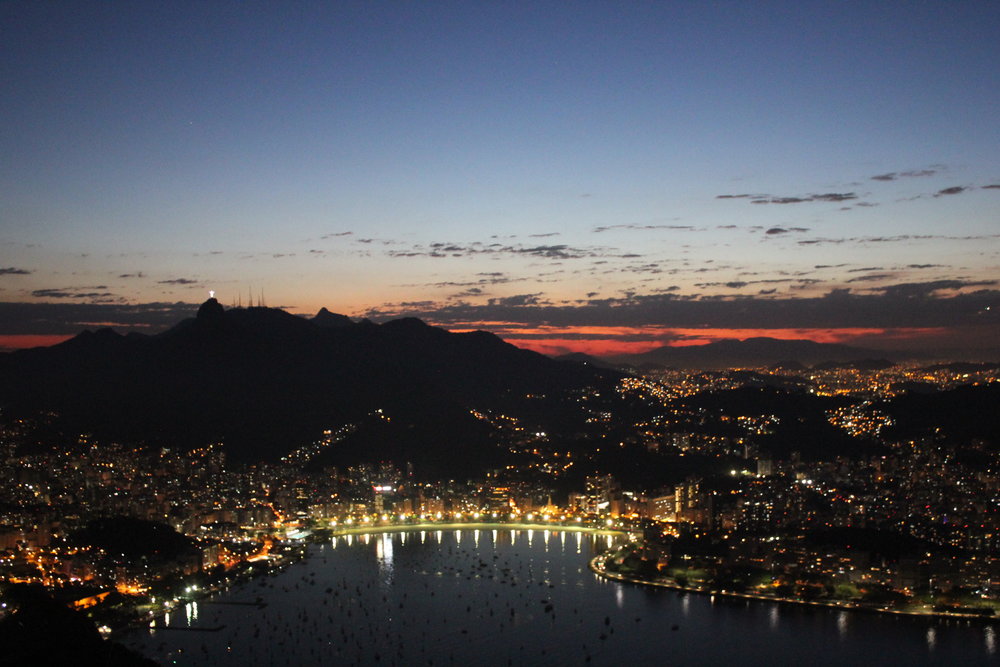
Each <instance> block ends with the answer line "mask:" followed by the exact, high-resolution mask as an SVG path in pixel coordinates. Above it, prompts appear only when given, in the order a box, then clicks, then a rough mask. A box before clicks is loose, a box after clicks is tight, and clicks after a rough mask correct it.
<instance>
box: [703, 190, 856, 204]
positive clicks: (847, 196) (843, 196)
mask: <svg viewBox="0 0 1000 667" xmlns="http://www.w3.org/2000/svg"><path fill="white" fill-rule="evenodd" d="M715 198H716V199H737V198H739V199H743V198H750V203H751V204H805V203H807V202H817V201H819V202H845V201H852V200H855V199H857V198H858V195H857V194H856V193H854V192H824V193H821V194H809V195H802V196H793V197H778V196H774V195H716V196H715Z"/></svg>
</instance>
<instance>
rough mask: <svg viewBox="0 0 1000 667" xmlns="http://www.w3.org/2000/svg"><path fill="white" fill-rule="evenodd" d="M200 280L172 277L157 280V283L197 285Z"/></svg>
mask: <svg viewBox="0 0 1000 667" xmlns="http://www.w3.org/2000/svg"><path fill="white" fill-rule="evenodd" d="M199 282H200V281H198V280H193V279H191V278H171V279H170V280H157V281H156V284H157V285H197V284H198V283H199Z"/></svg>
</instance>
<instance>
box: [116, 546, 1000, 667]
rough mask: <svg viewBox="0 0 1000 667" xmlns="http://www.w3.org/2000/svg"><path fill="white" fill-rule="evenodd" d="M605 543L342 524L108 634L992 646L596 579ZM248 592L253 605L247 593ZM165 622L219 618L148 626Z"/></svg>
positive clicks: (281, 644) (336, 644)
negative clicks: (233, 579) (364, 529)
mask: <svg viewBox="0 0 1000 667" xmlns="http://www.w3.org/2000/svg"><path fill="white" fill-rule="evenodd" d="M428 537H430V539H427V538H428ZM490 537H492V540H491V539H490ZM614 541H615V538H613V537H606V536H603V535H602V536H597V535H591V534H583V533H565V532H561V531H549V530H544V531H543V530H537V531H529V530H519V531H504V530H499V531H498V530H492V531H479V530H473V531H468V532H467V533H465V534H459V533H456V532H443V531H431V533H430V535H427V534H426V532H424V531H421V532H420V533H419V534H418V533H412V534H409V535H407V534H405V533H385V534H373V535H368V536H357V537H355V536H351V535H345V536H343V537H337V538H333V539H332V540H331V541H330V542H328V543H324V544H322V545H316V546H314V547H312V548H311V549H312V554H313V556H312V558H311V559H310V560H308V561H306V562H300V563H296V564H293V565H291V566H290V567H288V568H287V569H286V570H284V571H282V572H281V573H278V574H275V575H273V576H267V577H262V578H259V579H255V580H249V581H245V582H241V583H238V584H236V585H234V586H233V587H232V589H231V590H230V591H228V592H227V593H224V594H220V595H218V596H216V598H215V599H213V600H203V601H202V602H201V603H190V604H187V605H185V606H184V610H183V613H175V614H174V615H173V618H171V617H170V616H167V617H165V618H164V619H162V622H161V623H158V625H159V626H160V628H159V629H157V630H156V631H155V635H154V634H152V632H149V631H146V632H135V633H133V634H132V635H129V636H127V637H125V638H124V639H123V638H120V637H116V639H119V640H122V641H125V643H126V644H127V645H129V646H131V647H134V648H136V649H137V650H139V651H140V652H142V653H145V654H146V655H149V656H150V657H152V658H153V659H155V660H157V661H158V662H160V663H161V664H164V665H172V664H177V665H220V666H223V667H225V666H228V665H241V666H242V665H271V664H279V665H280V664H290V665H321V664H377V665H380V666H382V665H392V664H396V665H410V664H424V665H426V664H428V662H429V661H434V664H440V663H442V662H443V663H445V664H451V662H454V663H455V664H463V665H494V664H506V663H507V662H508V661H510V662H511V663H512V664H546V665H578V664H584V663H585V662H586V658H587V657H589V658H590V663H589V664H592V665H617V664H621V661H622V658H623V656H627V658H628V660H629V662H636V663H648V664H663V662H664V660H663V657H664V656H670V661H669V662H670V664H680V665H684V664H723V663H726V662H735V661H741V660H743V661H745V659H746V657H747V656H754V661H755V662H757V663H766V662H772V663H774V664H791V663H794V662H809V663H812V664H816V665H844V664H858V663H863V662H866V661H869V660H870V659H871V657H872V656H876V655H878V656H888V657H885V658H882V659H880V663H882V664H910V665H916V664H927V663H937V664H974V663H984V662H987V661H989V660H991V659H995V656H996V652H997V637H996V633H995V630H994V628H993V627H991V626H988V625H987V626H981V625H975V624H968V625H965V626H962V627H957V624H956V625H929V624H928V622H926V621H913V620H909V619H900V618H892V617H883V616H877V615H866V616H864V617H860V616H856V615H854V614H852V613H850V612H847V611H843V610H826V609H815V608H808V607H799V606H794V605H792V606H779V605H776V604H770V603H766V602H749V603H748V602H747V601H744V600H732V599H730V598H725V597H723V596H717V597H715V598H714V600H712V599H711V598H709V597H708V596H703V595H697V594H691V593H677V592H673V591H668V590H662V589H651V588H647V587H640V586H632V585H625V584H620V583H617V582H613V581H608V580H606V579H603V578H600V577H598V576H597V575H595V574H593V573H591V572H590V571H589V570H588V569H587V562H588V561H589V559H590V558H591V557H592V556H593V555H594V554H596V553H600V552H602V551H603V550H604V549H605V548H606V547H607V546H608V545H609V544H613V543H614ZM435 573H439V574H440V575H441V576H437V575H436V574H435ZM258 597H260V598H262V599H263V600H264V601H265V602H266V604H267V606H266V607H264V608H258V607H257V606H255V605H252V604H246V603H247V602H248V601H253V600H255V599H256V598H258ZM220 602H229V603H230V604H220ZM232 603H243V604H232ZM175 611H176V612H180V610H179V609H178V610H175ZM858 619H861V621H862V622H856V621H857V620H858ZM171 622H173V623H176V624H179V625H182V626H188V625H190V626H191V627H196V628H197V627H203V628H218V627H220V626H224V629H222V630H220V631H218V632H192V631H186V632H171V631H169V630H166V631H165V630H163V629H162V627H163V626H164V625H170V624H171ZM838 639H839V641H838ZM818 647H822V650H818ZM182 651H183V652H182ZM376 656H377V657H376Z"/></svg>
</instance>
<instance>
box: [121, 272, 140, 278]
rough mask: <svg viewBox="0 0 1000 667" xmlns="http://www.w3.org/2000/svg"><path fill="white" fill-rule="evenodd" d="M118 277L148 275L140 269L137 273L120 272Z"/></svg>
mask: <svg viewBox="0 0 1000 667" xmlns="http://www.w3.org/2000/svg"><path fill="white" fill-rule="evenodd" d="M118 277H119V278H145V277H146V275H145V274H144V273H143V272H142V271H139V272H137V273H121V274H118Z"/></svg>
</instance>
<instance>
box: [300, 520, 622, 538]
mask: <svg viewBox="0 0 1000 667" xmlns="http://www.w3.org/2000/svg"><path fill="white" fill-rule="evenodd" d="M445 530H551V531H557V532H570V533H588V534H592V535H628V531H627V530H622V529H617V528H594V527H592V526H580V525H567V524H551V523H499V522H497V523H490V522H474V523H473V522H461V523H454V522H452V523H420V524H407V525H393V524H385V525H369V526H351V527H349V528H344V527H341V526H337V527H336V528H323V529H320V530H318V531H317V532H315V533H313V535H329V536H330V537H340V536H342V535H365V534H380V533H405V532H437V531H445ZM307 541H309V542H313V541H315V540H307Z"/></svg>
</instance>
